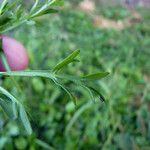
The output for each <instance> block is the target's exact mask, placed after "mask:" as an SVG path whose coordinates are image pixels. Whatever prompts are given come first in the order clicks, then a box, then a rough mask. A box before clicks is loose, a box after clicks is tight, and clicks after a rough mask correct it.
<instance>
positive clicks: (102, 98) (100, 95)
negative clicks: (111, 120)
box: [88, 87, 105, 102]
mask: <svg viewBox="0 0 150 150" xmlns="http://www.w3.org/2000/svg"><path fill="white" fill-rule="evenodd" d="M88 88H89V89H91V90H92V91H93V92H95V93H96V94H97V95H98V96H99V99H100V100H101V101H102V102H105V97H104V96H103V95H102V94H101V93H100V92H99V91H98V90H96V89H95V88H93V87H88Z"/></svg>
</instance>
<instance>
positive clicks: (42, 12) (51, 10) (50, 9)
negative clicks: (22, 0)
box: [32, 8, 58, 18]
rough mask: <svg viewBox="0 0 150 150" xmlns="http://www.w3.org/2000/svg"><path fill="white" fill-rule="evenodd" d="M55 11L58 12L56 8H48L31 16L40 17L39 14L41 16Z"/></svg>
mask: <svg viewBox="0 0 150 150" xmlns="http://www.w3.org/2000/svg"><path fill="white" fill-rule="evenodd" d="M57 12H58V10H56V9H53V8H48V9H46V10H43V11H41V12H40V13H38V14H35V15H33V16H32V18H35V17H40V16H43V15H46V14H51V13H57Z"/></svg>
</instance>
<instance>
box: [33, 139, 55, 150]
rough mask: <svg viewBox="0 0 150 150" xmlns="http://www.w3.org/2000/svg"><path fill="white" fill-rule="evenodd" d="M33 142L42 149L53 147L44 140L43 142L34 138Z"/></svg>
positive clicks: (51, 148) (50, 149)
mask: <svg viewBox="0 0 150 150" xmlns="http://www.w3.org/2000/svg"><path fill="white" fill-rule="evenodd" d="M35 142H36V143H37V144H38V145H39V146H40V147H42V148H43V149H48V150H54V148H53V147H51V146H50V145H49V144H47V143H46V142H44V141H42V140H40V139H36V140H35Z"/></svg>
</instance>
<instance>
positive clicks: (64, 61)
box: [53, 50, 80, 72]
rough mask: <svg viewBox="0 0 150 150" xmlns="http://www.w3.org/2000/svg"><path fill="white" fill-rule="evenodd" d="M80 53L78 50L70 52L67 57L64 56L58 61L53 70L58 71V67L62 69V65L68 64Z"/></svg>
mask: <svg viewBox="0 0 150 150" xmlns="http://www.w3.org/2000/svg"><path fill="white" fill-rule="evenodd" d="M79 53H80V50H76V51H74V52H73V53H71V54H70V55H69V56H68V57H66V58H65V59H64V60H62V61H61V62H60V63H58V64H57V65H56V66H55V67H54V69H53V71H54V72H56V71H59V70H60V69H62V68H63V67H64V66H66V65H68V64H69V63H71V62H73V61H74V58H75V57H77V56H78V55H79Z"/></svg>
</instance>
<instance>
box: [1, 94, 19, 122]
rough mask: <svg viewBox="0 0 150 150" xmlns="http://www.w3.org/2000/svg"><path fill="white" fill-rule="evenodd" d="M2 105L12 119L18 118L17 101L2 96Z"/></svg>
mask: <svg viewBox="0 0 150 150" xmlns="http://www.w3.org/2000/svg"><path fill="white" fill-rule="evenodd" d="M0 106H1V107H2V109H3V110H4V112H5V113H6V114H7V116H8V117H9V118H10V119H13V120H14V119H16V118H17V108H16V103H14V102H12V101H10V100H8V99H7V97H6V98H5V99H3V98H0Z"/></svg>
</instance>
